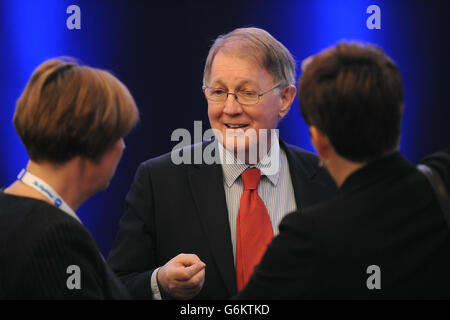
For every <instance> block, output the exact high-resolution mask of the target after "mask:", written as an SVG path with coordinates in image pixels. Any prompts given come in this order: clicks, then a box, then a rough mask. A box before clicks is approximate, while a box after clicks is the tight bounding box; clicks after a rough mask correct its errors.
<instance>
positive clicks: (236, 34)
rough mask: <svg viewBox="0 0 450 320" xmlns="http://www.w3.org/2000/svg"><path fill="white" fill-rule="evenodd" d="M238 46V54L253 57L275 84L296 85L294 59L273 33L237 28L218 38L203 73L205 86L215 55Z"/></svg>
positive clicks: (257, 29)
mask: <svg viewBox="0 0 450 320" xmlns="http://www.w3.org/2000/svg"><path fill="white" fill-rule="evenodd" d="M231 43H233V44H236V45H238V48H239V54H241V55H243V56H247V55H253V57H255V58H256V59H257V60H258V61H259V62H260V63H261V64H262V66H263V67H264V68H265V69H266V70H267V71H268V72H269V73H270V74H271V75H272V77H273V80H274V83H276V84H279V85H281V86H288V85H293V86H295V80H296V77H295V60H294V58H293V57H292V54H291V53H290V52H289V50H288V49H287V48H286V47H285V46H284V45H283V44H282V43H281V42H279V41H278V40H277V39H275V38H274V37H273V36H272V35H271V34H270V33H268V32H267V31H265V30H262V29H259V28H238V29H235V30H233V31H231V32H230V33H227V34H224V35H221V36H219V37H218V38H217V39H216V40H215V41H214V43H213V45H212V46H211V49H210V50H209V53H208V57H207V58H206V64H205V70H204V72H203V85H207V82H208V81H209V77H210V75H211V66H212V63H213V60H214V57H215V56H216V54H217V53H218V52H219V51H220V50H222V49H224V50H226V49H231V50H233V48H234V47H233V48H227V46H228V45H229V44H231Z"/></svg>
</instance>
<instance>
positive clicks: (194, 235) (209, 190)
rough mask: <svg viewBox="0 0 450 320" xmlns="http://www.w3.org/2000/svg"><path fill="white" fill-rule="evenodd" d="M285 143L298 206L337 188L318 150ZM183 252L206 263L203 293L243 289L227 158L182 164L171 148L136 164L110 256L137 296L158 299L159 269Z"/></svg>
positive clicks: (220, 295)
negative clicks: (154, 288)
mask: <svg viewBox="0 0 450 320" xmlns="http://www.w3.org/2000/svg"><path fill="white" fill-rule="evenodd" d="M208 143H210V142H206V143H204V144H203V148H204V147H205V146H206V145H208ZM280 147H281V148H283V149H284V151H285V152H286V156H287V159H288V163H289V169H290V173H291V180H292V185H293V188H294V194H295V199H296V202H297V208H299V209H302V208H304V207H306V206H309V205H312V204H315V203H318V202H320V201H322V200H325V199H328V198H329V197H330V196H331V195H332V194H334V192H336V186H335V184H334V182H333V181H332V180H331V177H330V176H329V175H328V173H327V172H326V171H325V170H323V169H322V168H319V167H318V159H317V157H316V156H315V155H314V154H312V153H309V152H307V151H304V150H301V149H299V148H297V147H294V146H289V145H285V144H284V143H283V142H282V141H280ZM180 253H194V254H196V255H197V256H198V257H199V258H200V259H201V260H202V261H203V262H205V264H206V276H205V283H204V286H203V289H202V290H201V292H200V293H199V294H198V295H197V296H196V299H225V298H229V297H231V296H232V295H233V294H235V293H236V272H235V267H234V259H233V249H232V244H231V233H230V227H229V222H228V211H227V204H226V200H225V190H224V186H223V173H222V168H221V165H220V164H212V165H207V164H204V163H203V164H181V165H175V164H173V163H172V161H171V157H170V154H166V155H163V156H161V157H158V158H155V159H151V160H148V161H146V162H144V163H143V164H141V165H140V167H139V169H138V170H137V173H136V177H135V180H134V182H133V185H132V186H131V190H130V192H129V193H128V195H127V198H126V212H125V214H124V216H123V217H122V219H121V222H120V226H119V232H118V235H117V238H116V241H115V244H114V245H113V248H112V251H111V253H110V256H109V260H108V261H109V263H110V265H111V266H112V268H113V269H114V271H115V272H116V273H117V274H118V275H119V276H120V277H121V279H122V280H123V282H124V283H125V284H126V285H127V287H128V289H129V291H130V293H131V294H132V295H133V296H134V297H135V298H151V289H150V276H151V274H152V272H153V271H154V269H155V268H157V267H160V266H162V265H164V264H165V263H166V262H167V261H169V260H170V259H172V258H173V257H175V256H176V255H178V254H180Z"/></svg>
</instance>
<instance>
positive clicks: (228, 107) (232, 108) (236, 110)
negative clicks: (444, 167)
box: [223, 92, 243, 115]
mask: <svg viewBox="0 0 450 320" xmlns="http://www.w3.org/2000/svg"><path fill="white" fill-rule="evenodd" d="M242 111H243V109H242V105H241V104H240V103H239V102H238V101H237V96H236V94H235V93H231V92H229V93H228V96H227V100H225V102H224V109H223V112H224V113H226V114H229V115H236V114H240V113H242Z"/></svg>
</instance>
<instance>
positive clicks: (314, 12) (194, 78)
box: [0, 0, 450, 256]
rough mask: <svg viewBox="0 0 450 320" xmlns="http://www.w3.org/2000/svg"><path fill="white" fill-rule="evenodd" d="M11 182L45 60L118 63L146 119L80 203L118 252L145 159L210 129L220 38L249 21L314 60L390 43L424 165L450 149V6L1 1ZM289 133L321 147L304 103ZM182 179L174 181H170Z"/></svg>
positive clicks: (106, 246) (106, 244)
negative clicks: (343, 45)
mask: <svg viewBox="0 0 450 320" xmlns="http://www.w3.org/2000/svg"><path fill="white" fill-rule="evenodd" d="M0 1H1V2H0V136H1V140H0V187H6V186H8V185H9V184H11V183H12V182H13V181H14V180H15V177H16V176H17V174H18V172H19V171H20V169H22V168H23V167H25V166H26V163H27V161H28V157H27V154H26V151H25V149H24V147H23V146H22V144H21V142H20V139H19V138H18V137H17V134H16V132H15V129H14V127H13V125H12V117H13V114H14V109H15V102H16V100H17V98H18V97H19V96H20V94H21V92H22V90H23V88H24V86H25V84H26V82H27V81H28V78H29V77H30V75H31V73H32V72H33V70H34V69H35V68H36V67H37V66H38V65H39V64H40V63H42V62H43V61H44V60H46V59H49V58H51V57H55V56H62V55H69V56H74V57H76V58H78V59H80V61H81V62H83V63H84V64H87V65H91V66H94V67H100V68H104V69H108V70H110V71H111V72H113V73H114V74H115V75H116V76H117V77H119V78H120V79H121V80H122V81H123V82H124V83H125V84H126V85H127V86H128V87H129V89H130V91H131V93H132V94H133V95H134V97H135V99H136V102H137V104H138V106H139V108H140V110H141V122H140V124H139V125H138V127H137V128H135V129H134V131H133V132H132V133H131V134H130V135H129V136H128V137H127V138H126V143H127V149H126V151H125V153H124V156H123V158H122V161H121V163H120V165H119V167H118V170H117V173H116V176H115V177H114V179H113V180H112V182H111V186H110V187H109V189H108V190H106V191H104V192H101V193H99V194H97V195H95V196H94V197H93V198H91V199H90V200H88V201H87V202H86V203H85V204H84V205H83V206H82V207H81V208H80V209H79V210H78V215H79V216H80V218H81V220H82V221H83V223H84V224H85V225H86V226H87V228H88V229H89V230H90V231H91V232H92V234H93V236H94V238H95V240H96V241H97V243H98V245H99V248H100V250H101V251H102V253H103V254H104V255H105V256H106V255H107V254H108V252H109V250H110V248H111V245H112V242H113V240H114V237H115V235H116V232H117V226H118V222H119V219H120V217H121V216H122V214H123V211H124V204H125V202H124V198H125V195H126V193H127V191H128V189H129V187H130V184H131V182H132V180H133V176H134V173H135V171H136V168H137V166H138V165H139V163H141V162H142V161H144V160H146V159H148V158H151V157H155V156H158V155H160V154H162V153H166V152H169V151H170V150H171V149H172V147H173V146H174V145H175V144H176V142H172V141H170V136H171V133H172V131H173V130H175V129H177V128H186V129H188V130H189V131H190V132H192V133H193V121H194V120H201V121H203V123H204V125H203V130H206V129H207V128H208V127H209V124H208V118H207V111H206V108H207V104H206V101H205V99H204V97H203V94H202V92H201V89H200V88H201V85H202V74H203V67H204V63H205V59H206V55H207V52H208V49H209V46H210V45H211V43H212V41H213V40H214V39H215V38H216V37H217V36H218V35H219V34H222V33H226V32H229V31H231V30H233V29H234V28H237V27H241V26H256V27H260V28H263V29H266V30H267V31H269V32H270V33H271V34H272V35H273V36H275V37H276V38H277V39H278V40H280V41H281V42H282V43H283V44H284V45H285V46H286V47H287V48H289V50H290V51H291V52H292V54H293V55H294V56H295V58H296V60H297V63H298V66H299V65H300V62H301V60H302V59H304V58H306V57H307V56H309V55H311V54H314V53H317V52H318V51H320V50H322V49H324V48H326V47H329V46H331V45H333V44H335V43H336V42H337V41H339V40H342V39H346V40H353V39H354V40H362V41H368V42H373V43H375V44H377V45H379V46H381V47H382V48H383V49H384V50H385V51H386V52H387V54H388V55H389V56H391V57H392V58H393V59H394V60H395V61H396V62H397V64H398V66H399V68H400V71H401V73H402V76H403V81H404V86H405V113H404V119H403V124H402V127H403V129H402V140H401V151H402V152H403V154H404V155H405V156H406V157H407V158H408V159H410V160H411V161H413V162H417V161H418V160H420V158H422V157H423V156H425V155H427V154H429V153H432V152H434V151H436V150H438V149H442V148H446V147H449V146H450V129H449V125H448V123H449V120H450V109H449V80H448V79H449V71H450V68H449V61H448V60H449V57H448V53H449V44H448V43H449V30H450V22H449V21H450V17H449V15H450V10H449V9H450V8H449V4H448V1H425V0H420V1H419V0H417V1H415V0H413V1H375V0H369V1H366V0H359V1H358V0H352V1H350V0H344V1H332V0H297V1H287V0H286V1H283V0H278V1H224V2H222V1H220V2H219V1H188V0H185V1H170V0H166V1H162V2H154V1H125V0H124V1H113V0H103V1H101V0H86V1H75V0H72V1H66V0H40V1H33V0H11V1H7V0H0ZM71 4H76V5H78V6H79V7H80V9H81V30H68V29H67V27H66V19H67V18H68V17H69V14H67V13H66V8H67V7H68V6H69V5H71ZM372 4H376V5H378V6H379V7H380V9H381V30H369V29H367V27H366V20H367V18H368V17H369V14H367V13H366V9H367V7H368V6H369V5H372ZM279 128H280V133H281V136H282V137H283V138H284V139H285V140H286V141H287V142H288V143H292V144H296V145H299V146H301V147H303V148H306V149H308V150H313V149H312V146H311V143H310V141H309V135H308V131H307V127H306V125H305V123H304V121H303V120H302V119H301V117H300V112H299V109H298V102H297V101H294V104H293V107H292V108H291V111H290V112H289V114H288V116H287V117H286V118H285V119H284V120H283V121H282V122H281V123H280V126H279ZM168 183H170V182H168Z"/></svg>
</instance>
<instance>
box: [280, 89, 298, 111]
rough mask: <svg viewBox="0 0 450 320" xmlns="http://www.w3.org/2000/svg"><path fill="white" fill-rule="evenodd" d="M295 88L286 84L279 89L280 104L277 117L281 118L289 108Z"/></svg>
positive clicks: (295, 91)
mask: <svg viewBox="0 0 450 320" xmlns="http://www.w3.org/2000/svg"><path fill="white" fill-rule="evenodd" d="M296 93H297V88H296V87H295V86H287V87H285V88H284V89H283V90H282V91H281V106H280V112H279V113H278V117H279V118H280V119H282V118H283V117H284V116H285V115H286V114H287V113H288V111H289V109H290V108H291V105H292V102H293V101H294V99H295V94H296Z"/></svg>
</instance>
